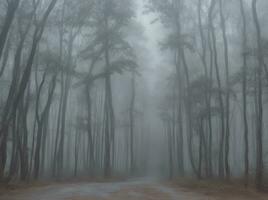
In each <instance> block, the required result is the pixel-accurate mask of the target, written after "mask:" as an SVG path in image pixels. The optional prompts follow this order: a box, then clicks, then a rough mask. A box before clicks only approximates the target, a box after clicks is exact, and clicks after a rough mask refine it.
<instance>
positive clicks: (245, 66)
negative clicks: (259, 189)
mask: <svg viewBox="0 0 268 200" xmlns="http://www.w3.org/2000/svg"><path fill="white" fill-rule="evenodd" d="M240 12H241V15H242V21H243V28H242V35H243V36H242V37H243V47H242V57H243V80H242V96H243V97H242V98H243V122H244V141H245V153H244V163H245V169H244V176H245V186H246V187H247V186H248V182H249V156H248V154H249V142H248V117H247V73H248V72H247V71H248V64H247V55H246V53H245V52H244V51H246V49H247V43H248V42H247V41H248V40H247V22H246V15H245V9H244V3H243V0H240Z"/></svg>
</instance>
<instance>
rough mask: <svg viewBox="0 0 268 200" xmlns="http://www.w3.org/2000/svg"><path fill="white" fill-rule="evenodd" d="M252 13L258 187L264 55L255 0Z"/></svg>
mask: <svg viewBox="0 0 268 200" xmlns="http://www.w3.org/2000/svg"><path fill="white" fill-rule="evenodd" d="M252 13H253V19H254V25H255V28H256V36H257V50H258V55H257V58H258V68H257V105H258V108H257V109H258V115H257V116H258V117H257V127H256V128H257V133H256V142H257V155H256V158H257V159H256V167H257V168H256V186H257V188H258V189H262V188H263V147H262V145H263V144H262V139H263V83H262V82H263V81H262V72H263V67H264V57H263V50H262V41H261V40H262V38H261V28H260V24H259V19H258V13H257V0H252Z"/></svg>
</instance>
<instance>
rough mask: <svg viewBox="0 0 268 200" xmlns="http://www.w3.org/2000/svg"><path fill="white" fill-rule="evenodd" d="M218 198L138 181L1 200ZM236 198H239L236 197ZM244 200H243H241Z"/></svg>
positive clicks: (29, 192) (63, 187) (44, 190)
mask: <svg viewBox="0 0 268 200" xmlns="http://www.w3.org/2000/svg"><path fill="white" fill-rule="evenodd" d="M217 199H219V200H220V199H221V198H220V197H216V196H214V197H213V196H207V195H205V194H201V193H197V192H191V191H189V190H186V189H183V188H177V187H172V186H171V185H168V184H165V183H161V182H160V181H155V180H148V179H136V180H129V181H125V182H115V183H73V184H60V185H50V186H45V187H40V188H32V189H26V190H21V191H14V192H11V193H8V194H4V195H2V196H0V200H217ZM234 199H240V198H237V197H235V198H234ZM241 199H244V198H241Z"/></svg>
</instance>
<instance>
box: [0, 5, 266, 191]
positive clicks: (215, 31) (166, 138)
mask: <svg viewBox="0 0 268 200" xmlns="http://www.w3.org/2000/svg"><path fill="white" fill-rule="evenodd" d="M266 8H268V2H267V1H266V0H187V1H186V0H165V1H163V0H76V1H72V0H7V1H1V2H0V9H1V14H0V87H1V90H0V94H1V95H0V181H1V182H3V183H13V182H31V181H41V180H67V179H81V178H85V177H88V178H89V179H96V178H104V179H109V178H119V177H121V178H122V177H124V178H129V177H148V176H149V177H154V178H162V179H167V180H168V179H169V180H172V179H177V178H178V179H180V178H181V179H182V178H183V179H184V178H193V179H195V180H201V179H202V180H215V179H216V180H220V181H226V180H227V181H229V180H235V179H239V180H242V182H243V184H244V185H246V186H247V185H249V184H251V183H254V184H255V185H256V187H257V188H258V189H262V188H264V187H265V186H266V185H267V183H268V173H267V172H268V171H267V170H268V168H267V167H268V148H267V144H268V134H267V128H268V127H267V123H266V122H267V114H268V113H267V81H268V66H267V64H268V29H267V27H268V26H267V23H268V21H267V14H268V11H267V9H266Z"/></svg>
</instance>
